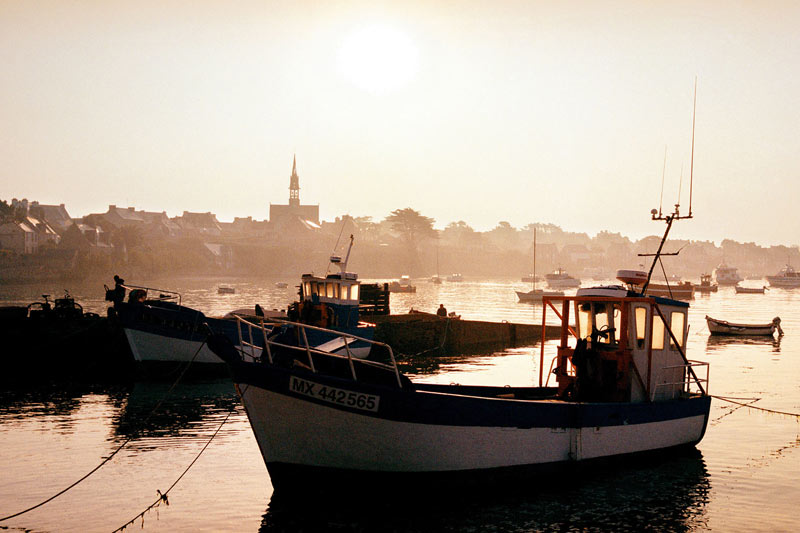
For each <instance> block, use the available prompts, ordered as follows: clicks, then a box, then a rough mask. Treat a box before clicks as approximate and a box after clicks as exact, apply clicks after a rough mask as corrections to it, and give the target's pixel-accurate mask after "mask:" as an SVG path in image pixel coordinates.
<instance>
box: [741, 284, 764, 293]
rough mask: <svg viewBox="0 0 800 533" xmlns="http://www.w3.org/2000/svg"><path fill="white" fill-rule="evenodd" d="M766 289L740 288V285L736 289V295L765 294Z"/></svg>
mask: <svg viewBox="0 0 800 533" xmlns="http://www.w3.org/2000/svg"><path fill="white" fill-rule="evenodd" d="M766 289H767V288H766V287H740V286H739V285H737V286H736V287H734V290H735V291H736V294H764V291H766Z"/></svg>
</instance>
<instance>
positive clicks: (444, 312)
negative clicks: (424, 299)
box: [436, 304, 447, 317]
mask: <svg viewBox="0 0 800 533" xmlns="http://www.w3.org/2000/svg"><path fill="white" fill-rule="evenodd" d="M436 314H437V315H439V316H444V317H446V316H447V309H445V307H444V304H439V309H437V310H436Z"/></svg>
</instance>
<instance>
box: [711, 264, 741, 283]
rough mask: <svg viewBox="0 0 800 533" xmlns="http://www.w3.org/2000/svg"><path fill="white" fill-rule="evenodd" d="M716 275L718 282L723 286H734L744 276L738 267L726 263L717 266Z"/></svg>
mask: <svg viewBox="0 0 800 533" xmlns="http://www.w3.org/2000/svg"><path fill="white" fill-rule="evenodd" d="M714 277H715V278H716V280H717V283H718V284H719V285H722V286H732V285H736V284H737V283H739V282H740V281H742V276H740V275H739V272H738V269H736V268H735V267H731V266H728V265H726V264H725V263H720V264H719V266H717V268H716V269H715V270H714Z"/></svg>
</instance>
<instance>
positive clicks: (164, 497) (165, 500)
mask: <svg viewBox="0 0 800 533" xmlns="http://www.w3.org/2000/svg"><path fill="white" fill-rule="evenodd" d="M245 392H247V387H244V389H243V390H242V393H241V396H244V393H245ZM238 407H239V406H238V404H237V405H234V406H233V407H231V409H230V410H229V411H228V414H227V415H225V418H224V419H223V420H222V422H221V423H220V425H219V427H217V429H216V430H215V431H214V433H213V434H212V435H211V437H210V438H209V439H208V441H206V443H205V445H204V446H203V447H202V449H201V450H200V451H199V452H198V454H197V455H196V456H195V458H194V459H192V462H191V463H189V466H187V467H186V469H185V470H184V471H183V472H182V473H181V475H180V476H178V479H176V480H175V481H174V482H173V483H172V485H170V486H169V488H168V489H167V490H165V491H164V492H163V493H162V492H161V491H160V490H158V489H156V492H157V493H158V498H157V499H156V501H154V502H153V503H151V504H150V505H148V506H147V507H146V508H145V509H144V511H142V512H141V513H139V514H137V515H136V516H134V517H133V518H131V519H130V520H128V521H127V522H125V524H123V525H121V526H120V527H118V528H117V529H115V530H114V531H112V532H111V533H117V532H119V531H123V530H125V528H127V527H128V526H131V525H133V523H134V522H136V521H137V520H138V519H140V518H141V519H142V527H144V515H146V514H147V513H148V512H150V511H152V510H153V509H155V508H156V507H158V506H159V505H161V504H162V503H164V504H166V505H169V499H168V498H167V494H169V492H170V491H171V490H172V489H173V488H175V485H177V484H178V482H179V481H180V480H181V479H183V476H185V475H186V473H187V472H188V471H189V469H190V468H192V466H194V464H195V463H196V462H197V460H198V459H200V456H201V455H203V452H205V451H206V448H208V445H209V444H211V441H213V440H214V437H216V436H217V433H219V432H220V430H221V429H222V426H224V425H225V422H227V421H228V419H229V418H230V416H231V415H232V414H233V413H234V412H235V411H236V409H237V408H238Z"/></svg>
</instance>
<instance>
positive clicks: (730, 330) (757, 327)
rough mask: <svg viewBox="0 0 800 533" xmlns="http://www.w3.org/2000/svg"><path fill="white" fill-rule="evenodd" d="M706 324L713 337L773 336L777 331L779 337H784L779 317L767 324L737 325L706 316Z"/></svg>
mask: <svg viewBox="0 0 800 533" xmlns="http://www.w3.org/2000/svg"><path fill="white" fill-rule="evenodd" d="M706 323H707V324H708V331H710V332H711V334H712V335H743V336H763V335H769V336H772V335H774V334H775V331H777V332H778V335H779V336H782V335H783V330H782V329H781V319H780V317H777V316H776V317H775V318H773V319H772V322H769V323H767V324H737V323H734V322H727V321H725V320H719V319H716V318H711V317H710V316H708V315H706Z"/></svg>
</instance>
